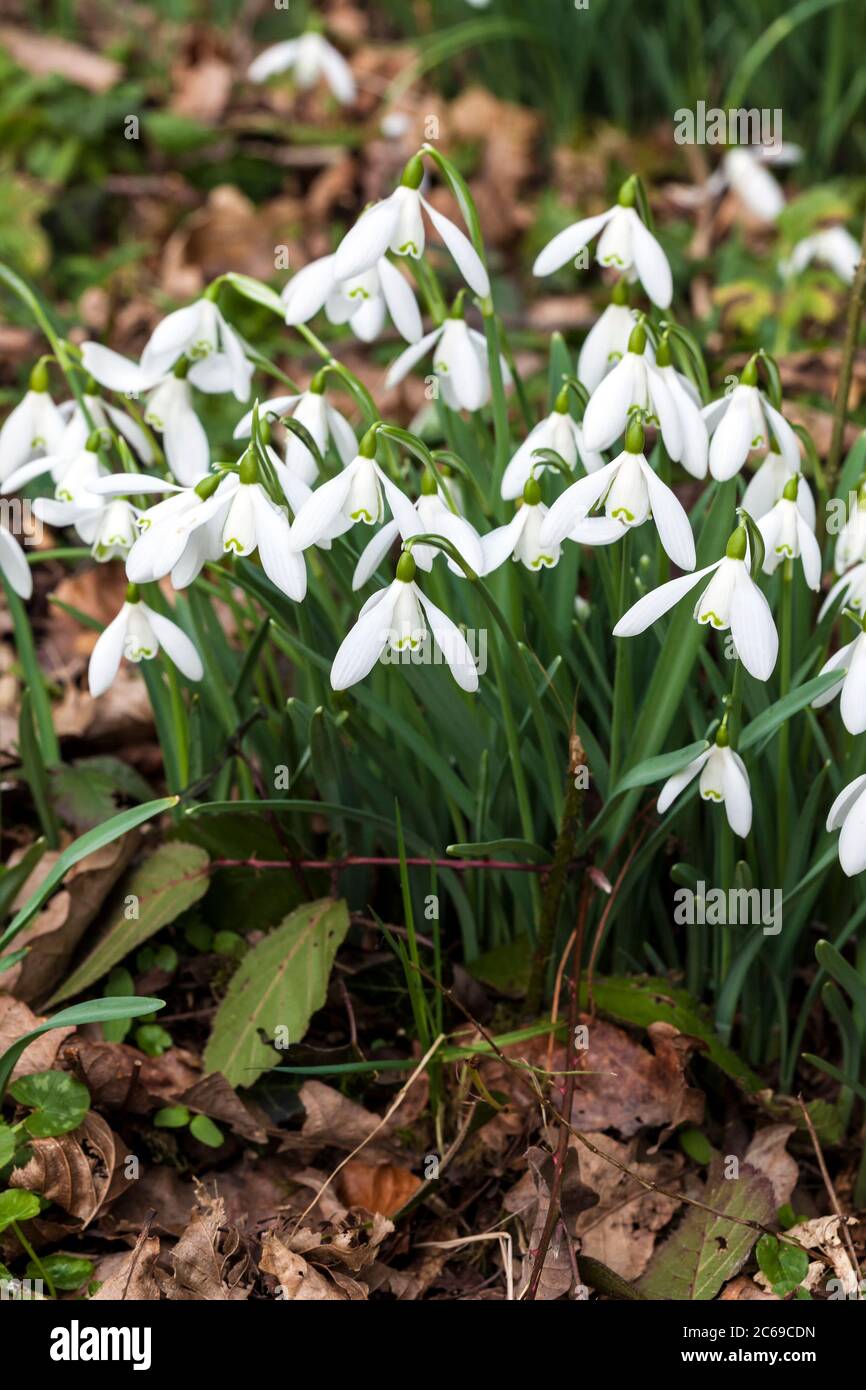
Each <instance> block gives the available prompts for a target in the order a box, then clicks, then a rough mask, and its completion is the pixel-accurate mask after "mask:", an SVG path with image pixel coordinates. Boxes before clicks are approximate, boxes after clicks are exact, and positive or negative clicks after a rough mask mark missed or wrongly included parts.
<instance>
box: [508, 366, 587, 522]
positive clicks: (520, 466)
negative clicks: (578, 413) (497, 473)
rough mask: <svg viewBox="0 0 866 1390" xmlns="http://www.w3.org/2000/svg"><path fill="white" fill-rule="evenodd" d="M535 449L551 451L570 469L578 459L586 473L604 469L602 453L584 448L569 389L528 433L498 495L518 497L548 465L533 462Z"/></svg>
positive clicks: (562, 393) (581, 432)
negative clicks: (573, 412)
mask: <svg viewBox="0 0 866 1390" xmlns="http://www.w3.org/2000/svg"><path fill="white" fill-rule="evenodd" d="M536 449H552V450H553V451H554V452H555V453H557V454H559V456H560V458H562V459H564V460H565V462H566V463H567V464H568V466H569V468H571V469H573V468H574V466H575V464H576V463H577V460H578V459H580V461H581V463H582V464H583V466H584V468H585V469H586V471H587V473H594V472H595V471H596V470H597V469H599V468H603V467H604V459H603V458H602V456H601V454H599V453H598V452H597V451H595V450H593V449H587V447H586V445H585V443H584V439H583V430H582V428H581V426H580V425H578V424H577V423H576V422H575V421H574V420H572V418H571V416H570V415H569V413H568V387H563V389H562V390H561V391H560V393H559V395H558V396H557V398H556V403H555V405H554V407H553V410H552V411H551V413H550V414H549V415H547V416H546V417H545V418H544V419H543V420H542V421H541V422H540V423H539V424H537V425H536V426H535V427H534V428H533V429H531V430H530V431H529V434H528V435H527V436H526V438H525V439H524V441H523V443H522V444H521V446H520V448H519V449H518V450H517V453H516V454H514V455H513V456H512V458H511V461H510V463H509V464H508V466H507V468H506V469H505V472H504V473H503V475H502V485H501V487H500V493H501V495H502V496H503V497H504V498H506V499H507V500H511V499H513V498H515V497H519V496H520V495H521V493H522V492H523V489H524V487H525V485H526V483H527V481H528V480H529V478H530V477H531V476H532V475H533V473H535V474H538V473H543V472H544V470H545V469H546V468H549V467H550V466H551V465H550V464H547V463H543V462H542V461H540V460H536V459H533V457H532V456H533V454H534V453H535V451H536Z"/></svg>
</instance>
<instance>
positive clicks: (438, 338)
mask: <svg viewBox="0 0 866 1390" xmlns="http://www.w3.org/2000/svg"><path fill="white" fill-rule="evenodd" d="M431 348H434V349H435V351H434V353H433V370H434V372H435V373H436V378H437V380H438V382H439V389H440V391H441V393H442V399H443V400H444V402H445V404H446V405H447V406H448V408H449V410H480V409H481V407H482V406H484V405H486V404H487V402H488V401H489V400H490V372H489V370H488V364H487V343H486V342H485V339H484V335H483V334H482V333H476V331H475V329H474V328H469V327H468V326H467V325H466V323H465V322H464V320H463V319H462V318H447V319H446V320H445V322H444V323H442V324H440V325H439V327H438V328H434V329H433V332H432V333H427V334H426V335H425V336H424V337H423V338H422V339H421V341H420V342H418V343H413V344H412V346H411V347H408V348H406V350H405V352H401V353H400V356H399V357H398V358H397V359H396V361H394V362H392V363H391V366H390V369H389V371H388V375H387V376H386V378H385V388H386V390H390V389H391V387H392V386H397V385H398V383H399V382H401V381H402V380H403V378H404V377H406V376H408V375H409V372H410V371H411V370H412V368H413V367H414V366H415V365H416V363H418V362H420V361H421V359H422V357H426V356H427V353H428V352H429V351H430V349H431ZM500 362H501V366H502V380H503V384H504V385H505V386H510V385H511V373H510V372H509V370H508V364H507V363H506V361H505V359H504V358H500Z"/></svg>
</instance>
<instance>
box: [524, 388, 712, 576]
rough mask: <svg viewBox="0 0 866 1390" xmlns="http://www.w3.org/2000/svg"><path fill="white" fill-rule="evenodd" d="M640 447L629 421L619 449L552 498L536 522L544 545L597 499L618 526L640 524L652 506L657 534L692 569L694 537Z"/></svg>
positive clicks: (638, 430)
mask: <svg viewBox="0 0 866 1390" xmlns="http://www.w3.org/2000/svg"><path fill="white" fill-rule="evenodd" d="M590 405H592V402H591V401H590ZM584 423H585V419H584ZM584 434H585V431H584ZM643 449H644V432H643V428H642V426H641V425H640V424H639V423H638V422H637V421H633V422H632V424H631V425H629V428H628V432H627V434H626V440H625V449H624V450H623V452H622V453H621V454H618V455H617V457H616V458H615V459H614V461H613V463H607V464H605V466H604V468H599V469H598V470H597V471H596V472H595V473H590V474H588V476H587V477H585V478H580V479H579V480H578V481H577V482H576V483H572V484H571V486H570V487H568V488H566V490H565V492H563V493H562V494H561V496H559V497H558V498H557V499H556V501H555V502H554V504H553V506H552V507H551V508H550V512H549V514H548V516H547V517H546V519H545V521H544V523H543V525H542V527H541V536H540V540H541V544H542V545H543V546H545V547H550V546H552V545H555V544H556V543H557V542H561V541H563V540H564V539H565V537H566V536H568V535H569V534H570V533H572V532H573V531H574V528H575V526H576V525H577V523H578V522H580V521H584V520H585V519H586V517H587V513H588V512H589V510H590V508H591V507H593V506H595V504H596V503H597V502H598V501H600V500H602V499H603V501H604V510H605V513H606V515H607V517H608V519H609V520H611V521H616V522H617V523H619V524H620V525H621V526H622V527H623V528H627V527H631V526H642V525H643V523H644V522H645V521H646V520H647V518H648V516H649V515H650V511H652V516H653V521H654V523H655V527H656V530H657V531H658V534H659V540H660V541H661V543H662V546H663V547H664V549H665V551H666V552H667V554H668V555H669V556H670V558H671V559H672V560H673V562H674V564H676V565H679V567H680V569H686V570H690V569H693V568H694V564H695V542H694V537H693V536H692V528H691V526H690V525H689V519H688V517H687V516H686V513H685V511H684V510H683V507H682V504H681V503H680V502H679V500H678V498H677V497H676V496H675V495H674V493H673V492H672V491H671V489H670V488H669V487H668V486H667V485H666V484H665V483H663V482H662V480H661V478H659V477H658V475H657V474H656V473H654V472H653V470H652V469H651V468H650V466H649V464H648V463H647V461H646V459H645V458H644V453H643Z"/></svg>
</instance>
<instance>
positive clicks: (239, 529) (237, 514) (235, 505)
mask: <svg viewBox="0 0 866 1390" xmlns="http://www.w3.org/2000/svg"><path fill="white" fill-rule="evenodd" d="M225 489H226V491H225V495H226V496H230V498H231V501H230V503H229V508H228V511H227V513H226V516H225V520H224V522H223V527H222V548H223V550H224V551H225V553H226V554H234V555H239V556H244V555H251V554H252V553H253V551H254V550H258V552H259V559H260V560H261V563H262V569H263V570H264V572H265V574H266V575H267V576H268V579H270V581H271V583H273V584H276V586H277V588H278V589H281V590H282V592H283V593H284V594H287V595H288V597H289V598H291V599H294V600H295V602H296V603H300V602H301V600H302V599H303V597H304V595H305V594H306V592H307V566H306V564H305V563H304V557H303V556H302V555H301V554H300V552H299V551H298V550H296V549H293V547H292V544H291V541H290V539H289V519H288V517H287V516H286V513H285V511H284V510H283V509H282V507H278V506H277V505H276V503H275V502H272V501H271V499H270V497H269V496H268V494H267V492H266V491H265V489H264V487H262V484H261V483H260V482H259V466H258V463H257V461H256V457H255V454H254V453H253V451H252V449H248V450H247V452H246V453H245V454H244V456H243V458H242V459H241V463H240V470H239V472H238V474H237V475H232V477H230V478H229V479H228V480H227V482H226V484H225Z"/></svg>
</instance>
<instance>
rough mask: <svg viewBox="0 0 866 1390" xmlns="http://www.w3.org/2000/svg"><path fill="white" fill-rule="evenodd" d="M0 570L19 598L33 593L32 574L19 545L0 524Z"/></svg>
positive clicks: (10, 533)
mask: <svg viewBox="0 0 866 1390" xmlns="http://www.w3.org/2000/svg"><path fill="white" fill-rule="evenodd" d="M0 570H2V572H3V574H5V576H6V579H7V581H8V582H9V584H10V585H11V587H12V589H14V591H15V593H16V594H17V595H18V597H19V598H25V599H26V598H29V597H30V595H31V594H32V593H33V575H32V574H31V572H30V566H29V565H28V563H27V558H26V556H25V554H24V551H23V550H22V549H21V546H20V545H19V544H18V542H17V540H16V539H15V537H14V536H13V535H12V532H11V531H7V529H6V527H5V526H0Z"/></svg>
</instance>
